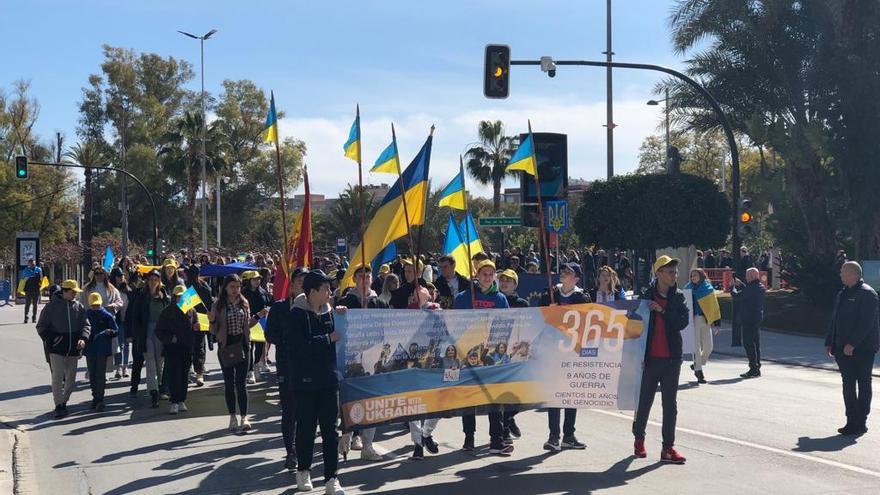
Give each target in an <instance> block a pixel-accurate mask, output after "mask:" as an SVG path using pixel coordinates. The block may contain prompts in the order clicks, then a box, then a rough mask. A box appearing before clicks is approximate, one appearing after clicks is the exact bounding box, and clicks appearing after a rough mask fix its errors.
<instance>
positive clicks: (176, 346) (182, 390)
mask: <svg viewBox="0 0 880 495" xmlns="http://www.w3.org/2000/svg"><path fill="white" fill-rule="evenodd" d="M184 292H186V287H185V286H183V285H178V286H176V287H174V289H173V290H172V291H171V301H170V304H168V306H165V309H163V310H162V313H161V314H160V315H159V321H158V322H156V336H157V337H158V338H159V340H161V341H162V349H163V352H164V354H165V379H166V380H167V381H168V388H169V391H170V399H171V407H170V409H169V411H168V413H169V414H177V413H179V412H186V410H187V408H186V402H185V401H186V391H187V385H188V383H187V382H188V378H189V367H190V363H191V361H192V348H193V340H194V331H198V330H199V323H198V318H197V317H196V312H195V310H194V309H189V310H188V311H187V312H185V313H184V312H183V311H181V309H180V307H178V305H177V304H178V302H179V301H180V297H181V296H182V295H183V293H184Z"/></svg>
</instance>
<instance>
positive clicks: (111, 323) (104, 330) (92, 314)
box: [83, 308, 119, 357]
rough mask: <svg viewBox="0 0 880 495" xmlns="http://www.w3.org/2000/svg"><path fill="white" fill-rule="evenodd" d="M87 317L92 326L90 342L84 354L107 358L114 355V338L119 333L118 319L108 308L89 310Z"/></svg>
mask: <svg viewBox="0 0 880 495" xmlns="http://www.w3.org/2000/svg"><path fill="white" fill-rule="evenodd" d="M86 317H87V318H88V320H89V325H90V326H91V334H90V335H89V341H88V343H87V344H86V348H85V350H84V351H83V354H85V355H86V356H95V357H107V356H109V355H111V354H113V346H112V343H113V337H115V336H116V334H117V333H118V332H119V327H117V326H116V318H114V317H113V315H112V314H110V312H109V311H107V308H101V309H97V310H95V309H91V308H89V309H87V310H86Z"/></svg>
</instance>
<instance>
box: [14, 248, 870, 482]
mask: <svg viewBox="0 0 880 495" xmlns="http://www.w3.org/2000/svg"><path fill="white" fill-rule="evenodd" d="M427 258H428V259H427V261H428V262H427V263H426V262H425V261H424V260H423V259H422V258H406V257H398V258H397V259H396V260H395V261H394V262H392V263H389V264H386V265H382V266H381V267H380V268H379V270H378V274H377V275H378V276H376V277H375V278H374V276H373V273H372V269H371V268H370V267H369V266H357V267H348V266H347V265H346V264H345V262H344V260H341V259H339V258H338V257H334V256H328V257H321V258H318V259H316V260H315V266H316V268H314V269H308V268H297V269H296V270H294V271H293V272H292V273H291V274H290V278H289V284H288V291H287V294H286V298H284V299H282V300H277V301H273V297H272V281H273V277H274V271H275V268H276V267H277V266H278V264H277V261H274V260H273V257H272V256H268V255H259V256H251V255H248V258H246V262H250V263H253V265H254V269H248V270H245V271H244V272H243V273H242V274H241V276H239V275H237V274H232V275H228V276H225V277H223V278H222V280H213V281H207V280H205V279H203V278H202V277H201V276H200V273H201V272H200V270H201V269H203V268H204V267H205V266H206V265H208V264H210V263H209V260H208V258H207V256H202V257H200V258H199V259H198V260H193V259H189V258H185V257H181V258H180V263H179V262H178V260H177V259H175V258H174V257H169V258H167V259H166V260H165V261H164V262H163V263H162V265H161V268H160V269H152V270H150V271H147V272H141V271H139V270H138V267H137V264H136V263H135V262H133V261H132V260H129V259H128V258H124V259H123V260H122V261H121V262H120V263H119V264H118V265H117V266H115V267H113V268H112V269H111V270H110V271H109V273H108V272H107V270H105V269H104V268H103V267H100V266H95V267H94V268H93V270H92V271H91V273H90V275H89V280H88V282H87V283H86V284H85V285H84V287H82V288H80V286H79V284H78V283H77V281H75V280H66V281H64V282H63V283H61V284H60V285H57V286H53V287H51V288H50V300H49V302H48V304H46V305H45V307H43V309H42V311H41V312H40V314H39V318H38V319H36V328H37V332H38V334H39V335H40V337H41V338H42V340H43V342H44V349H45V355H46V360H47V362H48V363H49V365H50V369H51V386H52V394H53V400H54V404H55V410H54V414H55V417H56V418H62V417H64V416H66V415H67V414H68V406H67V404H68V402H69V400H70V397H71V394H72V393H73V391H74V389H75V387H76V373H77V365H78V362H79V359H80V358H81V357H82V356H85V357H86V363H87V369H88V372H87V373H88V375H87V376H88V380H89V385H90V389H91V395H92V401H91V408H92V409H93V410H96V411H101V410H103V409H104V389H105V385H106V377H107V374H108V372H109V373H112V374H113V375H114V377H115V378H116V379H124V378H128V379H130V390H129V394H130V395H131V396H132V397H137V396H138V393H139V389H140V384H141V383H142V377H145V382H146V389H147V391H148V393H149V396H150V404H151V406H152V407H154V408H155V407H159V405H160V401H162V400H168V401H169V404H170V405H169V411H168V412H169V413H170V414H172V415H176V414H181V413H184V412H186V411H187V405H186V399H187V390H188V388H189V386H190V384H192V385H193V386H194V387H201V386H203V385H204V383H205V373H206V369H205V358H206V355H207V352H208V350H210V349H213V347H215V346H216V347H217V354H218V359H219V362H220V367H221V371H222V375H223V386H224V391H225V402H226V407H227V411H228V413H229V431H230V432H247V431H249V430H250V429H251V428H252V426H251V423H250V421H249V417H248V384H252V383H254V382H255V381H256V379H257V378H258V376H260V375H261V374H262V375H263V376H265V377H270V376H271V374H269V373H268V372H269V371H270V369H271V368H270V366H274V367H275V373H274V374H275V377H276V378H275V379H276V381H277V386H278V391H279V396H280V409H281V411H280V412H281V429H282V436H283V443H284V447H285V449H286V459H285V466H286V468H287V469H288V470H290V471H296V480H297V486H298V488H299V489H300V490H311V489H312V488H313V485H312V482H311V477H310V470H311V466H312V462H313V458H314V447H315V437H316V433H317V430H318V428H320V435H321V438H322V449H323V464H324V466H323V472H324V478H325V490H326V493H329V494H342V493H344V492H343V489H342V487H341V485H340V482H339V479H338V477H337V466H338V457H339V455H340V454H342V455H347V454H348V451H349V450H350V449H353V450H358V449H359V450H360V457H361V459H364V460H366V461H378V460H381V459H383V457H382V455H380V454H379V452H378V451H377V449H376V448H375V446H374V443H373V439H374V436H375V432H376V430H375V428H365V429H361V430H359V431H354V432H346V433H344V434H342V436H341V437H340V435H339V433H338V423H339V422H338V419H339V402H338V401H339V399H338V385H339V380H340V373H339V370H337V364H336V363H337V360H336V342H337V341H338V340H339V338H340V335H339V333H338V331H337V330H336V328H335V319H334V317H335V314H338V313H344V312H345V311H347V310H348V309H362V308H365V309H368V310H379V309H388V308H394V309H427V310H446V309H471V308H494V309H504V308H516V307H525V306H528V302H527V301H526V300H524V299H523V298H522V297H520V296H519V295H518V293H517V285H518V283H519V277H520V276H521V275H522V274H523V273H526V272H528V271H535V270H539V268H538V267H539V266H540V265H539V263H538V259H537V257H535V256H534V253H533V252H518V251H506V252H504V253H502V254H500V255H494V256H490V255H486V254H484V253H479V254H477V255H475V256H474V259H473V264H474V268H475V277H474V279H473V280H469V279H468V278H466V277H463V276H462V275H460V274H458V273H456V271H455V259H454V258H452V257H449V256H436V257H434V256H428V257H427ZM561 258H562V259H560V260H554V262H556V261H558V262H559V264H558V267H559V268H558V274H559V281H560V283H559V284H557V285H556V286H555V287H554V288H553V290H552V291H547V292H545V293H544V295H543V296H542V298H541V302H540V304H541V305H545V306H546V305H567V304H582V303H589V302H598V303H606V302H611V301H615V300H620V299H625V298H627V292H626V290H627V288H628V287H629V286H630V285H631V283H632V277H633V273H632V264H631V263H630V262H629V260H628V259H627V258H626V256H624V254H623V253H622V252H616V253H611V254H610V255H607V254H606V253H605V252H604V251H596V252H593V251H586V252H581V253H578V252H576V251H574V250H572V251H570V252H569V253H567V254H563V255H561ZM144 261H145V260H144ZM218 261H226V260H218ZM704 261H705V259H704ZM679 263H680V261H679V260H677V259H673V258H670V257H668V256H661V257H659V258H657V260H656V261H655V262H654V263H653V264H652V266H651V272H652V275H653V280H652V281H651V283H650V285H649V286H648V288H647V290H646V291H645V292H643V293H642V294H641V295H639V296H638V297H640V298H641V299H643V300H645V301H647V304H648V306H649V308H650V315H651V316H650V320H649V322H648V324H647V326H646V330H647V340H646V351H645V358H644V365H643V371H642V382H641V394H640V400H639V403H638V408H637V411H636V413H635V418H634V421H633V425H632V433H633V437H634V445H633V452H634V455H635V456H636V457H646V456H647V448H646V445H645V436H646V432H645V428H646V424H647V421H648V416H649V413H650V410H651V407H652V405H653V401H654V397H655V395H656V391H657V388H658V386H659V389H660V395H661V402H662V412H663V415H662V417H663V426H662V449H661V452H660V459H661V460H662V461H665V462H670V463H677V464H682V463H684V462H685V458H684V457H683V456H682V455H681V454H680V453H679V452H678V451H677V450H676V449H675V428H676V417H677V398H676V395H677V391H678V382H679V376H680V370H681V365H682V357H683V354H684V353H690V352H691V351H692V352H693V354H694V364H693V365H692V366H691V368H692V369H693V370H694V373H695V375H696V377H697V379H698V382H699V383H705V375H704V371H703V368H704V367H705V366H706V365H707V363H708V359H709V356H710V354H711V352H712V337H713V334H714V333H716V332H717V328H718V324H719V320H720V311H717V306H718V302H717V300H716V299H715V288H714V287H712V285H711V283H710V281H709V280H708V278H707V276H706V273H705V271H703V269H702V268H697V269H694V270H692V271H691V272H690V283H689V284H688V286H687V288H690V289H692V294H693V298H694V300H693V301H692V303H693V304H691V305H689V304H687V302H686V301H685V296H684V293H683V292H682V291H681V290H680V288H679V287H678V286H677V284H676V279H677V276H678V270H679V266H678V265H679ZM346 269H350V270H354V281H355V284H356V285H355V287H353V288H350V289H348V290H339V289H338V285H339V281H340V280H341V279H342V277H343V275H344V271H345V270H346ZM745 278H746V280H745V281H741V280H739V278H737V279H736V282H735V287H734V289H733V291H732V292H733V297H734V298H735V301H737V304H738V305H740V306H741V308H745V309H740V310H739V311H740V313H739V315H740V316H739V318H740V322H739V323H740V325H741V328H742V336H743V345H744V347H745V348H746V351H747V354H748V359H749V371H747V372H746V373H744V374H743V375H742V376H743V377H744V378H753V377H758V376H760V374H761V373H760V367H761V360H760V344H759V342H760V339H759V335H760V332H759V328H760V324H761V318H762V307H763V295H764V290H765V289H764V287H763V285H762V284H761V282H760V277H759V274H758V270H757V269H756V268H753V267H749V268H747V269H746V270H745ZM841 280H842V281H843V283H844V289H842V291H841V293H840V294H839V295H838V300H837V302H836V303H835V311H834V318H833V321H832V325H831V331H830V332H829V336H828V340H827V342H826V345H827V350H828V353H829V355H833V356H834V357H835V359H836V360H837V361H838V364H839V365H840V370H841V374H842V376H843V387H844V399H845V403H846V410H847V425H846V426H845V427H843V428H841V429H840V432H841V433H842V434H860V433H864V431H867V428H866V426H865V425H866V418H867V414H868V411H869V410H870V398H871V388H870V385H871V378H870V377H871V373H870V369H871V363H873V356H874V354H875V353H876V352H877V347H878V337H877V333H878V310H877V295H876V293H875V292H874V291H873V290H872V289H871V288H870V287H869V286H867V285H866V284H864V282H863V280H862V279H861V268H860V267H859V265H858V264H857V263H854V262H847V263H844V264H843V265H842V266H841ZM189 288H193V289H194V290H195V291H196V293H197V294H198V295H199V298H200V299H201V301H202V303H203V304H201V305H199V306H198V307H196V308H194V309H191V310H188V311H186V312H184V311H182V310H181V309H180V308H179V307H178V304H177V303H178V301H179V300H180V298H181V297H182V296H183V295H184V293H185V292H187V289H189ZM215 295H216V296H215ZM34 304H36V303H35V302H34ZM689 306H690V307H691V308H692V309H689ZM28 309H29V308H28ZM26 311H27V310H26ZM691 312H692V313H691ZM197 313H202V314H203V315H206V316H207V321H208V324H209V328H207V329H205V328H201V324H200V322H199V320H200V318H199V315H198V314H197ZM26 316H27V314H26ZM691 318H693V321H694V329H695V335H694V342H695V344H694V349H693V350H691V349H687V350H685V349H683V339H682V333H681V332H682V330H683V329H684V328H686V327H687V326H688V322H689V321H690V319H691ZM262 319H265V320H264V321H265V342H255V341H252V339H251V329H252V328H253V327H254V326H255V325H257V324H258V322H260V320H262ZM203 321H204V320H203ZM205 330H207V331H205ZM272 347H274V357H275V362H274V363H273V362H272V361H271V359H270V349H271V348H272ZM450 347H451V349H447V350H446V352H445V354H444V357H443V358H442V359H443V360H444V361H445V360H450V366H456V367H457V366H461V367H467V366H478V365H482V364H483V363H492V362H495V361H503V360H505V359H507V360H510V359H511V354H510V353H509V352H508V350H507V346H506V345H504V346H500V345H499V346H497V347H496V348H495V349H491V350H490V349H480V350H477V351H474V350H468V351H467V354H466V355H465V356H463V357H459V356H458V350H457V349H455V348H454V347H452V346H450ZM490 351H491V352H490ZM453 363H454V364H453ZM421 364H424V363H418V362H413V363H409V366H420V365H421ZM108 366H109V369H108ZM382 366H383V363H381V362H380V363H377V364H376V367H377V368H376V372H379V369H380V368H381V367H382ZM444 367H447V366H445V365H444ZM866 370H867V371H866ZM518 412H519V411H518V408H517V407H515V406H510V405H506V406H505V405H493V406H490V408H489V411H488V414H487V420H488V431H489V436H490V444H489V453H490V454H492V455H499V456H509V455H511V454H512V452H513V450H514V445H513V444H514V439H517V438H520V437H521V435H522V432H521V431H520V429H519V427H518V425H517V423H516V415H517V413H518ZM546 413H547V425H548V428H547V433H546V435H547V436H546V438H547V440H546V442H545V443H544V448H545V449H546V450H549V451H559V450H562V449H584V448H586V445H585V444H584V443H582V442H581V441H579V440H578V438H577V436H576V435H575V422H576V417H577V410H576V409H565V410H564V411H563V410H560V409H558V408H549V409H547V411H546ZM439 421H440V419H439V418H424V419H420V420H416V421H411V422H409V424H408V425H406V426H407V427H408V429H409V433H410V437H411V440H412V444H413V448H412V459H414V460H421V459H423V458H424V456H425V451H427V452H428V453H431V454H436V453H437V452H438V451H439V445H438V443H437V441H436V440H435V439H434V438H433V432H434V430H435V428H436V426H437V424H438V422H439ZM446 421H449V419H446ZM460 421H461V423H462V431H463V433H464V439H463V443H462V449H463V450H466V451H468V450H474V449H475V442H474V434H475V432H476V428H477V421H476V417H475V415H473V414H464V415H463V416H462V417H461V420H460ZM560 423H561V424H560Z"/></svg>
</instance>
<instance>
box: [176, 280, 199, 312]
mask: <svg viewBox="0 0 880 495" xmlns="http://www.w3.org/2000/svg"><path fill="white" fill-rule="evenodd" d="M199 304H202V298H201V297H199V294H198V293H197V292H196V286H195V285H191V286H190V287H189V289H186V290H185V291H184V292H183V294H181V295H180V300H178V301H177V307H178V308H180V310H181V311H183V312H184V313H186V312H187V311H189V310H191V309H193V308H195V307H196V306H198V305H199Z"/></svg>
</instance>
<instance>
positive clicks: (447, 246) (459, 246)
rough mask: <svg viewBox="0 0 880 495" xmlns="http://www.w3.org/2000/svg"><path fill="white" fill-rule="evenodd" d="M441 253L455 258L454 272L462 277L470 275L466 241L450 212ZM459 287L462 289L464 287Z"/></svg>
mask: <svg viewBox="0 0 880 495" xmlns="http://www.w3.org/2000/svg"><path fill="white" fill-rule="evenodd" d="M443 254H444V255H448V256H452V258H453V259H455V271H456V272H458V273H460V274H461V275H462V276H464V277H467V278H470V277H471V274H470V273H468V267H470V266H471V261H470V260H469V259H468V250H467V241H465V237H464V235H463V234H462V233H461V230H459V228H458V224H457V223H456V222H455V218H453V217H452V214H450V215H449V222H447V227H446V241H444V242H443ZM460 289H461V290H464V288H460Z"/></svg>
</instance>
